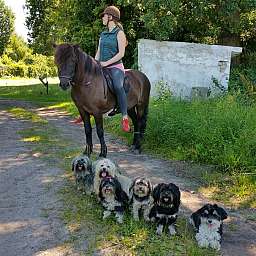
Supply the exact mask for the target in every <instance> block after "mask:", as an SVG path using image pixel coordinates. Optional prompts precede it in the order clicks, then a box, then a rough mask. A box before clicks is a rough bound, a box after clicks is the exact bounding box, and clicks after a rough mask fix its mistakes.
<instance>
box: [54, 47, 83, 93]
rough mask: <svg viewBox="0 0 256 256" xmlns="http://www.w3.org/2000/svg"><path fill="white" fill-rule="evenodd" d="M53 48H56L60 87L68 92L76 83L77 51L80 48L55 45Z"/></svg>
mask: <svg viewBox="0 0 256 256" xmlns="http://www.w3.org/2000/svg"><path fill="white" fill-rule="evenodd" d="M53 47H54V48H55V55H54V61H55V64H56V65H57V67H58V77H59V79H60V87H61V88H62V89H63V90H67V89H68V88H69V87H70V86H72V85H73V83H74V78H75V72H76V65H77V56H76V50H77V49H78V47H79V46H78V45H72V44H60V45H55V44H54V45H53Z"/></svg>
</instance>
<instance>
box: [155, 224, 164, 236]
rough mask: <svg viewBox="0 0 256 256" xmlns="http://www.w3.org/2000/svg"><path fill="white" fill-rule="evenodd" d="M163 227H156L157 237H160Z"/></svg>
mask: <svg viewBox="0 0 256 256" xmlns="http://www.w3.org/2000/svg"><path fill="white" fill-rule="evenodd" d="M163 227H164V226H163V225H159V226H157V229H156V234H157V235H159V236H161V235H162V233H163Z"/></svg>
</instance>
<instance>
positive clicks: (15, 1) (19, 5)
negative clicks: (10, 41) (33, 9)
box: [4, 0, 28, 41]
mask: <svg viewBox="0 0 256 256" xmlns="http://www.w3.org/2000/svg"><path fill="white" fill-rule="evenodd" d="M4 2H5V4H6V5H7V6H9V7H10V8H11V10H12V12H13V13H14V15H15V32H16V34H18V35H19V36H22V37H23V39H24V40H25V41H27V33H28V30H27V28H26V26H25V11H24V9H23V6H24V5H25V0H4Z"/></svg>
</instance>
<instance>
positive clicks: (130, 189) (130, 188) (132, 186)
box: [129, 179, 137, 194]
mask: <svg viewBox="0 0 256 256" xmlns="http://www.w3.org/2000/svg"><path fill="white" fill-rule="evenodd" d="M136 180H137V179H134V180H133V182H132V184H131V186H130V187H129V194H131V193H132V190H133V188H134V186H135V182H136Z"/></svg>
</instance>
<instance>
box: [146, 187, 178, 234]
mask: <svg viewBox="0 0 256 256" xmlns="http://www.w3.org/2000/svg"><path fill="white" fill-rule="evenodd" d="M153 199H154V205H153V207H152V208H151V210H150V214H149V218H150V220H151V221H156V222H157V230H156V234H157V235H161V234H162V232H163V228H164V227H165V226H168V230H169V234H170V235H175V234H176V230H175V222H176V219H177V214H178V211H179V206H180V190H179V188H178V187H177V186H176V185H175V184H173V183H169V184H165V183H160V184H158V185H156V186H155V187H154V189H153Z"/></svg>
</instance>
